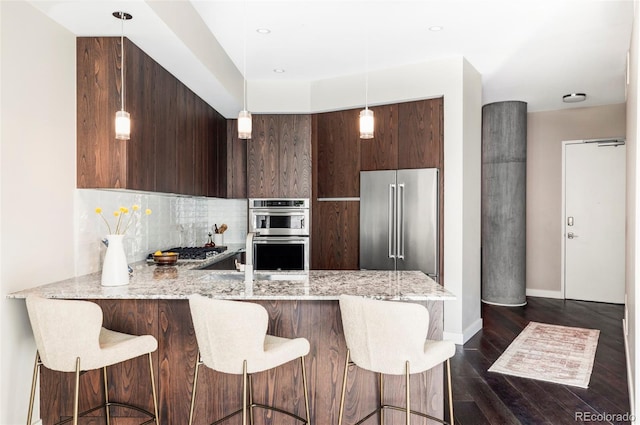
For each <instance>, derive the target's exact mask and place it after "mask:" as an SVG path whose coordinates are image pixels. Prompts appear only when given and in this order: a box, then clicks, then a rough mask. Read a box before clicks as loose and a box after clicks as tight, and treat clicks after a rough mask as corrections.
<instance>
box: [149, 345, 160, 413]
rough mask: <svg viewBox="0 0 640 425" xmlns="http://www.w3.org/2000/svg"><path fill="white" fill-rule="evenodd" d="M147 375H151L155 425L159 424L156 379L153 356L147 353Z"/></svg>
mask: <svg viewBox="0 0 640 425" xmlns="http://www.w3.org/2000/svg"><path fill="white" fill-rule="evenodd" d="M149 376H151V393H152V394H153V414H154V415H155V420H156V425H160V418H158V395H157V394H156V380H155V379H154V377H153V358H152V357H151V353H149Z"/></svg>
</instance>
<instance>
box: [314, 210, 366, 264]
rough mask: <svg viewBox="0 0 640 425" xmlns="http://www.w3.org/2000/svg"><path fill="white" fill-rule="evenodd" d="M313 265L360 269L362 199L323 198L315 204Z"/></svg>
mask: <svg viewBox="0 0 640 425" xmlns="http://www.w3.org/2000/svg"><path fill="white" fill-rule="evenodd" d="M312 212H313V228H312V232H313V234H312V237H311V244H312V245H311V252H312V255H311V268H312V269H316V270H356V269H358V268H359V267H358V264H359V262H360V242H359V241H360V232H359V230H358V229H359V224H360V203H359V202H357V201H322V202H314V204H313V211H312Z"/></svg>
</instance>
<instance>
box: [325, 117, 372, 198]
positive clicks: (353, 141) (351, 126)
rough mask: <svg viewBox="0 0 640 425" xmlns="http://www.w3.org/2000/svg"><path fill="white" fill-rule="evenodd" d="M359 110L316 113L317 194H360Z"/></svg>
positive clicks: (353, 195) (332, 195) (329, 195)
mask: <svg viewBox="0 0 640 425" xmlns="http://www.w3.org/2000/svg"><path fill="white" fill-rule="evenodd" d="M374 113H375V112H374ZM359 114H360V111H359V110H356V109H350V110H347V111H336V112H325V113H322V114H316V115H314V119H315V123H314V130H315V134H314V143H315V144H316V148H315V152H317V156H316V159H315V160H314V165H315V167H316V168H315V172H316V173H317V193H316V194H314V198H342V197H357V196H359V194H360V142H361V140H360V133H359V129H358V122H359Z"/></svg>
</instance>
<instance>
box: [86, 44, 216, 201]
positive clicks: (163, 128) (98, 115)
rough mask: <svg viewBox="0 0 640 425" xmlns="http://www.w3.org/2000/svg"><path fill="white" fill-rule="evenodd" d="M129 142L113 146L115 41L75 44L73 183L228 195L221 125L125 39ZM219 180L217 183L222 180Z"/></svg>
mask: <svg viewBox="0 0 640 425" xmlns="http://www.w3.org/2000/svg"><path fill="white" fill-rule="evenodd" d="M124 48H125V58H126V63H125V76H124V78H125V92H124V93H125V110H127V111H128V112H129V113H130V114H131V138H130V140H127V141H124V140H116V139H115V128H114V117H115V112H116V111H117V110H119V109H120V91H121V89H122V82H121V81H120V39H119V38H113V37H79V38H78V39H77V96H78V109H77V115H78V120H77V125H78V129H77V168H78V170H77V172H78V179H77V185H78V187H79V188H110V189H113V188H115V189H135V190H145V191H155V192H165V193H179V194H186V195H198V196H226V192H227V178H226V177H227V176H226V173H227V149H226V147H227V138H226V120H225V119H224V117H222V116H221V115H220V114H219V113H218V112H217V111H215V110H214V109H213V108H211V106H209V105H208V104H206V103H205V102H204V101H203V100H202V99H201V98H199V97H198V96H196V95H195V94H194V93H193V92H192V91H191V90H190V89H189V88H188V87H186V86H185V85H184V84H182V83H181V82H180V81H178V80H177V79H176V78H175V77H174V76H173V75H171V74H170V73H169V72H168V71H167V70H165V69H164V68H163V67H162V66H160V65H159V64H158V63H156V62H155V61H154V60H153V59H151V58H150V57H149V56H148V55H146V54H145V53H144V52H143V51H142V50H140V49H139V48H138V47H137V46H136V45H135V44H133V43H132V42H130V41H129V40H127V39H125V41H124ZM221 180H223V181H221Z"/></svg>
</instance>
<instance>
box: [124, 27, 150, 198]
mask: <svg viewBox="0 0 640 425" xmlns="http://www.w3.org/2000/svg"><path fill="white" fill-rule="evenodd" d="M124 43H125V55H126V57H127V67H126V69H125V81H126V84H127V86H126V91H125V96H126V101H125V109H126V110H127V111H128V112H129V113H130V114H131V139H129V140H128V141H126V142H124V143H125V144H126V149H127V155H126V163H127V174H126V180H127V181H126V185H125V187H126V188H127V189H134V190H145V191H151V190H154V183H155V182H154V179H155V163H154V161H152V160H150V158H153V157H154V156H155V140H154V137H153V127H152V126H151V123H149V120H145V119H143V118H142V117H145V116H148V115H149V113H150V111H151V108H152V105H151V103H150V101H149V94H150V92H151V91H152V90H153V79H152V78H145V72H147V71H148V70H149V69H151V67H152V66H153V60H152V59H151V58H150V57H148V56H147V55H145V54H144V53H143V52H142V51H141V50H140V49H139V48H138V47H137V46H136V45H135V44H133V43H131V42H130V41H129V40H126V39H125V41H124Z"/></svg>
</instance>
